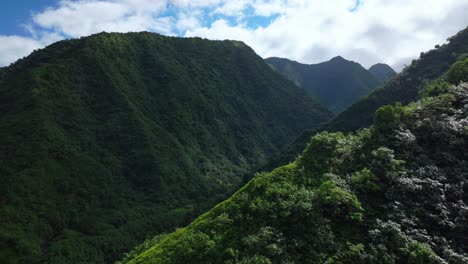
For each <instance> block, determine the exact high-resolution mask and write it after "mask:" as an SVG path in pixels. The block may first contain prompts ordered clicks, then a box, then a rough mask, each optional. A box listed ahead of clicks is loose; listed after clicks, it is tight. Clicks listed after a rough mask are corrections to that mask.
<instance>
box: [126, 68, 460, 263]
mask: <svg viewBox="0 0 468 264" xmlns="http://www.w3.org/2000/svg"><path fill="white" fill-rule="evenodd" d="M467 66H468V61H466V63H465V79H467V78H468V67H467ZM436 86H437V87H439V88H440V87H444V89H443V94H441V95H439V96H435V97H426V98H424V99H423V100H421V101H419V102H416V103H412V104H410V105H409V106H406V107H403V106H401V104H396V105H395V106H384V107H382V108H380V109H379V110H377V112H376V114H375V118H374V122H373V126H371V127H370V128H369V129H363V130H360V131H359V132H357V133H354V134H353V133H350V134H348V135H344V134H343V133H341V132H339V133H328V132H321V133H319V134H317V135H315V136H314V137H312V138H311V139H310V141H309V145H308V147H307V149H306V150H305V151H304V152H303V154H302V155H301V156H300V157H299V158H298V159H297V160H296V161H295V162H293V163H291V164H289V165H287V166H284V167H280V168H277V169H275V170H273V171H272V172H262V173H259V174H257V175H256V177H255V178H254V179H253V180H251V181H250V182H249V183H248V184H247V185H246V186H244V187H243V188H242V189H241V190H239V191H238V192H237V193H235V194H234V195H233V196H232V197H231V198H229V199H228V200H226V201H224V202H222V203H220V204H218V205H217V206H216V207H214V208H213V209H212V210H210V211H208V212H207V213H205V214H204V215H202V216H201V217H199V218H198V219H196V220H195V221H194V222H192V224H190V225H189V226H187V227H185V228H182V229H178V230H177V231H176V232H174V233H170V234H167V235H163V236H158V237H155V238H154V239H153V240H148V241H146V242H145V243H144V244H142V245H141V246H139V247H138V248H136V249H135V250H134V251H133V252H131V253H130V254H129V255H127V258H126V259H125V260H123V261H122V262H123V263H132V264H136V263H145V264H146V263H244V264H246V263H265V264H267V263H317V264H319V263H320V264H322V263H328V264H331V263H343V264H344V263H349V264H351V263H389V264H390V263H408V264H413V263H414V264H416V263H420V264H423V263H425V264H432V263H460V264H461V263H467V262H468V251H467V247H466V245H467V244H466V238H467V237H468V229H467V228H466V227H467V210H466V202H467V201H468V195H467V189H466V187H467V186H466V179H468V170H467V168H468V155H467V152H466V150H467V149H468V121H467V116H468V83H463V84H460V85H459V86H452V87H450V88H449V87H448V85H446V84H442V83H440V86H439V85H436ZM436 86H428V87H427V92H429V93H432V94H434V95H435V93H434V92H435V91H442V90H439V89H434V87H436Z"/></svg>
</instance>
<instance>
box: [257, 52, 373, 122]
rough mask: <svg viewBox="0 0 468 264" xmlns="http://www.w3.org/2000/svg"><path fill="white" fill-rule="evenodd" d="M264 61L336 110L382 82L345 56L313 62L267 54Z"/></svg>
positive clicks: (336, 111)
mask: <svg viewBox="0 0 468 264" xmlns="http://www.w3.org/2000/svg"><path fill="white" fill-rule="evenodd" d="M265 61H266V62H267V63H268V64H269V65H271V66H272V67H273V68H274V69H276V70H277V71H278V72H280V73H281V74H283V75H284V76H285V77H286V78H288V79H290V80H292V81H293V82H294V83H296V84H297V85H299V86H301V87H303V88H304V89H305V90H306V91H307V92H308V93H309V94H310V95H311V96H313V97H315V98H317V99H318V100H319V102H320V103H322V105H324V106H326V107H327V108H329V109H331V110H332V111H333V112H335V113H339V112H341V111H343V110H344V109H346V108H347V107H349V106H350V105H351V104H353V103H354V102H356V101H357V100H359V99H360V98H362V97H364V96H366V95H367V94H369V93H370V92H371V91H372V90H374V89H376V88H377V87H378V86H379V85H380V84H381V82H380V81H379V80H377V79H376V78H375V77H374V76H373V75H372V74H371V73H370V72H369V71H367V70H366V69H364V68H363V67H362V66H361V65H359V64H358V63H355V62H352V61H347V60H345V59H343V58H342V57H335V58H333V59H331V60H330V61H327V62H323V63H319V64H311V65H307V64H301V63H298V62H295V61H291V60H288V59H282V58H267V59H265Z"/></svg>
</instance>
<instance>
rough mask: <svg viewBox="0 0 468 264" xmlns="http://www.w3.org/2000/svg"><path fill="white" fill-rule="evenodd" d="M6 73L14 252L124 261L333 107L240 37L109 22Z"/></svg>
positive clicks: (8, 255)
mask: <svg viewBox="0 0 468 264" xmlns="http://www.w3.org/2000/svg"><path fill="white" fill-rule="evenodd" d="M1 74H2V76H3V77H1V79H0V146H2V147H1V148H0V177H1V178H0V179H1V184H0V186H1V187H0V193H1V194H2V195H1V196H0V197H1V198H0V204H1V209H0V221H1V225H0V245H1V247H0V259H1V261H0V262H1V263H104V262H107V263H108V262H111V261H113V260H115V259H116V258H120V257H121V254H122V253H123V252H125V251H128V250H129V249H130V248H131V247H133V246H134V245H135V244H136V243H137V242H139V241H142V240H143V239H144V238H145V237H147V236H150V235H153V234H156V233H158V232H161V231H165V230H170V229H171V228H173V227H174V226H178V225H182V224H184V223H187V222H188V221H189V220H190V219H191V218H193V217H194V216H196V215H197V214H199V213H200V212H201V211H203V210H205V209H206V208H208V207H211V206H212V205H213V204H214V203H215V202H217V201H219V200H220V199H223V198H225V197H226V196H227V195H228V194H231V193H232V192H233V191H234V190H235V189H236V188H237V186H238V184H239V183H240V182H241V180H242V178H241V176H242V175H243V174H245V173H246V172H248V171H249V170H251V169H252V168H253V167H255V166H259V165H261V164H262V163H264V162H265V161H266V160H267V159H268V158H270V157H271V156H272V155H275V154H277V153H278V152H279V151H280V150H281V149H282V148H283V147H284V146H286V145H287V144H288V143H289V142H291V141H292V140H293V139H294V138H295V137H296V136H297V135H298V134H300V132H301V131H302V130H304V129H305V128H307V127H314V126H318V125H319V124H320V123H323V122H325V121H327V120H329V119H330V118H331V117H332V114H331V113H330V112H329V111H328V110H326V109H324V108H322V107H321V106H319V105H318V104H317V103H315V102H314V101H313V100H312V99H311V98H310V97H308V96H307V95H306V94H305V92H304V91H303V90H302V89H299V88H298V87H296V86H295V85H293V84H292V83H291V82H290V81H288V80H286V79H284V78H283V77H282V76H280V75H279V74H277V73H276V72H274V71H273V70H272V69H270V68H269V67H268V66H267V65H266V64H265V63H264V61H263V60H262V59H261V58H260V57H259V56H257V55H256V54H255V53H254V52H253V50H252V49H250V48H249V47H248V46H246V45H245V44H243V43H241V42H235V41H208V40H202V39H199V38H191V39H181V38H172V37H163V36H160V35H157V34H152V33H129V34H106V33H103V34H98V35H94V36H91V37H87V38H82V39H75V40H69V41H61V42H58V43H55V44H53V45H51V46H49V47H47V48H45V49H43V50H39V51H36V52H34V53H33V54H32V55H30V56H29V57H27V58H25V59H22V60H20V61H18V62H16V63H15V64H13V65H11V66H10V67H8V68H4V69H2V72H1Z"/></svg>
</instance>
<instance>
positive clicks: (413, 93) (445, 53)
mask: <svg viewBox="0 0 468 264" xmlns="http://www.w3.org/2000/svg"><path fill="white" fill-rule="evenodd" d="M467 57H468V28H465V29H464V30H461V31H460V32H458V33H457V34H456V35H455V36H452V37H451V38H449V42H448V43H446V44H443V45H441V46H437V48H435V49H432V50H430V51H427V52H423V53H421V56H420V58H419V59H415V60H413V62H412V63H411V64H410V65H409V66H408V67H406V68H405V69H403V71H402V72H401V73H399V74H398V75H396V76H395V77H394V78H392V79H390V80H389V81H388V82H386V83H385V84H384V85H383V86H382V87H381V88H380V89H377V90H375V91H374V92H372V93H371V94H369V95H368V96H366V97H364V98H362V99H361V100H359V101H358V102H356V103H354V104H353V105H352V106H350V107H349V108H348V109H346V110H345V111H343V112H342V113H340V114H339V115H338V116H337V117H336V118H334V119H333V120H332V121H331V122H328V123H327V124H325V125H323V126H322V127H320V128H318V129H311V130H308V131H305V132H304V133H303V134H302V135H301V136H300V137H299V138H297V139H296V141H295V142H294V143H293V144H291V145H290V146H289V148H288V150H286V151H284V152H282V154H281V156H280V157H278V158H277V159H274V160H271V161H270V162H269V165H268V166H267V168H270V169H271V168H275V167H278V166H280V165H285V164H288V163H289V162H291V161H293V160H294V159H295V158H296V157H297V155H299V154H300V153H301V152H302V151H303V150H304V148H305V147H306V146H307V144H308V142H309V139H310V137H312V136H313V135H315V134H316V133H318V132H320V131H329V132H338V131H341V132H344V133H347V132H353V131H356V130H359V129H362V128H365V127H368V126H370V125H371V124H372V122H373V120H374V112H375V111H376V110H377V109H378V108H379V107H381V106H383V105H389V104H390V105H391V104H395V103H397V102H400V103H402V104H404V105H406V104H408V103H411V102H414V101H416V100H418V99H419V98H420V90H421V86H423V85H426V84H427V83H428V82H431V81H434V80H436V79H438V78H441V77H443V76H444V75H445V73H446V72H447V70H448V69H449V67H450V65H452V64H453V63H455V62H456V61H457V60H461V59H463V58H467ZM380 68H383V67H380ZM385 68H386V67H385Z"/></svg>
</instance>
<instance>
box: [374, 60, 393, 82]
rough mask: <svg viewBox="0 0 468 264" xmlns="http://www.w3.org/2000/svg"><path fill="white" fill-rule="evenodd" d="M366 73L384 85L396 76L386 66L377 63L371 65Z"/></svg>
mask: <svg viewBox="0 0 468 264" xmlns="http://www.w3.org/2000/svg"><path fill="white" fill-rule="evenodd" d="M368 71H369V72H370V73H371V74H372V76H374V78H376V79H377V80H378V81H379V82H380V83H384V82H386V81H388V80H390V79H391V78H393V77H394V76H395V75H396V72H395V71H394V70H393V69H392V68H391V67H390V66H388V65H387V64H383V63H377V64H375V65H372V66H371V67H370V68H369V69H368Z"/></svg>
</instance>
